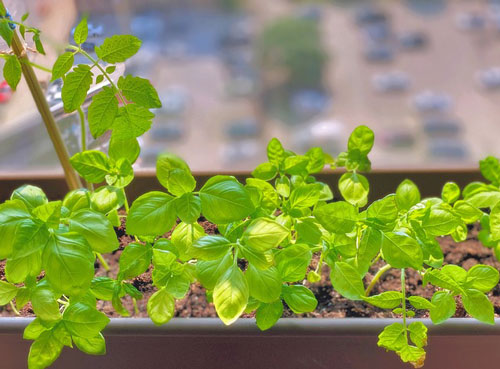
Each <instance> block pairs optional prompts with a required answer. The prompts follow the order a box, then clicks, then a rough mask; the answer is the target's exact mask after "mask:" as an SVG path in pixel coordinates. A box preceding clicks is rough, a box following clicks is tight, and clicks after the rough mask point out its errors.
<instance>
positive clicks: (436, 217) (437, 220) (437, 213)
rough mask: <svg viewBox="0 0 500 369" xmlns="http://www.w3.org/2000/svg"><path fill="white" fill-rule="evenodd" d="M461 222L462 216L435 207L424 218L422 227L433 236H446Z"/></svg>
mask: <svg viewBox="0 0 500 369" xmlns="http://www.w3.org/2000/svg"><path fill="white" fill-rule="evenodd" d="M460 223H461V220H460V218H459V217H457V216H456V215H454V214H453V213H452V212H450V211H448V210H446V209H441V208H434V207H433V208H431V211H430V213H429V215H428V216H426V217H425V218H424V219H423V221H422V228H423V229H424V230H425V231H426V232H427V233H428V234H429V235H431V236H444V235H448V234H450V233H452V232H453V231H454V230H455V229H456V228H457V227H458V226H459V225H460Z"/></svg>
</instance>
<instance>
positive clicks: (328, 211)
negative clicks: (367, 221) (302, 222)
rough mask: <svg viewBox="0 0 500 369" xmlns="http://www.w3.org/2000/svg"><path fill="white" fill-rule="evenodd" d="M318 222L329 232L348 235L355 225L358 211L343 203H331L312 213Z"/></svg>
mask: <svg viewBox="0 0 500 369" xmlns="http://www.w3.org/2000/svg"><path fill="white" fill-rule="evenodd" d="M313 214H314V216H315V217H316V219H317V220H318V222H319V223H320V224H321V225H322V226H323V227H324V228H325V229H326V230H327V231H329V232H333V233H343V234H345V233H350V232H351V231H352V230H353V229H354V226H355V225H356V222H357V219H358V211H357V210H356V208H355V207H354V206H353V205H351V204H349V203H348V202H345V201H338V202H333V203H330V204H327V205H324V206H321V207H319V208H316V209H315V210H314V212H313Z"/></svg>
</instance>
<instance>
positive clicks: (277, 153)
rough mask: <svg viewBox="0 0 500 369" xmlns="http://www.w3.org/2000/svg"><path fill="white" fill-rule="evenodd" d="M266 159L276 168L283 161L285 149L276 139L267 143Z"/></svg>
mask: <svg viewBox="0 0 500 369" xmlns="http://www.w3.org/2000/svg"><path fill="white" fill-rule="evenodd" d="M267 158H268V159H269V161H270V162H271V163H273V164H274V165H275V166H276V167H279V166H280V164H281V163H282V162H283V161H284V160H285V149H284V148H283V146H282V145H281V142H280V140H278V139H277V138H272V139H271V141H269V144H268V145H267Z"/></svg>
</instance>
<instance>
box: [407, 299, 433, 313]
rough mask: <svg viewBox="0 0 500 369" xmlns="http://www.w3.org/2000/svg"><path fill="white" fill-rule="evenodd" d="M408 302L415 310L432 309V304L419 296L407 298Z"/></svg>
mask: <svg viewBox="0 0 500 369" xmlns="http://www.w3.org/2000/svg"><path fill="white" fill-rule="evenodd" d="M408 301H410V304H411V305H412V306H413V307H414V308H415V309H421V310H427V309H432V308H433V307H434V304H433V303H432V302H430V301H429V300H427V299H426V298H423V297H420V296H410V297H408Z"/></svg>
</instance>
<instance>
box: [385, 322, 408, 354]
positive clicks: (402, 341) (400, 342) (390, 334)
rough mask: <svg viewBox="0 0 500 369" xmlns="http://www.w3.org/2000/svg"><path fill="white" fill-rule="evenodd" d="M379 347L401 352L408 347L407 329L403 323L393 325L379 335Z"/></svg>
mask: <svg viewBox="0 0 500 369" xmlns="http://www.w3.org/2000/svg"><path fill="white" fill-rule="evenodd" d="M377 345H378V346H379V347H383V348H385V349H388V350H393V351H399V350H401V349H402V348H403V347H404V346H406V345H408V341H407V338H406V336H405V328H404V327H403V325H402V324H401V323H392V324H391V325H388V326H387V327H385V328H384V330H383V331H382V333H380V334H379V335H378V342H377Z"/></svg>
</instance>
